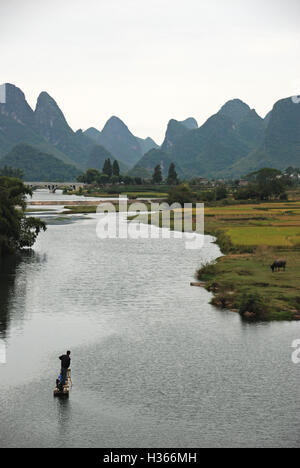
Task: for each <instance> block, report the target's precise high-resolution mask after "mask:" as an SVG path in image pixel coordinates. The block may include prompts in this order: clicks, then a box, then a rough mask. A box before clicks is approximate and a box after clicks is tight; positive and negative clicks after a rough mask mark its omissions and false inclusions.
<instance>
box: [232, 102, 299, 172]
mask: <svg viewBox="0 0 300 468" xmlns="http://www.w3.org/2000/svg"><path fill="white" fill-rule="evenodd" d="M267 121H268V124H267V128H266V130H265V135H264V138H263V141H262V143H261V145H259V147H258V148H257V149H255V150H253V151H252V152H251V153H250V154H249V155H247V156H246V157H245V158H243V159H241V160H240V161H238V162H237V163H236V164H234V165H233V166H232V167H230V168H229V169H228V171H227V172H228V174H233V175H240V174H245V173H249V172H252V171H254V170H257V169H260V168H262V167H274V168H276V169H285V168H287V167H289V166H293V167H299V164H300V106H299V104H295V103H294V102H293V101H292V99H291V98H287V99H282V100H280V101H278V102H277V103H276V104H275V105H274V108H273V110H272V112H271V113H270V114H269V115H268V116H267Z"/></svg>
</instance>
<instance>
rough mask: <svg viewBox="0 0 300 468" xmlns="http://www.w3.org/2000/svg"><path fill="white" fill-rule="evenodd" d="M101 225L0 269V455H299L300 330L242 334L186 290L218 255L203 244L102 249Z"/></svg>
mask: <svg viewBox="0 0 300 468" xmlns="http://www.w3.org/2000/svg"><path fill="white" fill-rule="evenodd" d="M57 196H59V195H57ZM57 196H56V195H49V194H48V196H47V197H46V196H45V197H46V198H47V199H48V200H49V199H50V200H52V199H53V200H57ZM37 197H38V195H35V199H37ZM45 197H44V198H45ZM121 216H122V215H121ZM124 222H125V221H124ZM96 223H97V219H96V215H88V216H85V217H79V218H78V219H77V220H73V222H71V223H65V222H64V221H62V222H53V223H51V224H50V225H49V226H48V230H47V231H46V232H45V233H42V234H41V235H40V236H39V238H38V241H37V243H36V245H35V247H34V252H33V253H32V254H27V255H22V256H21V257H20V258H17V259H15V258H14V259H11V258H9V259H7V260H5V261H3V262H2V263H1V264H0V265H1V266H0V277H1V279H0V298H1V305H0V342H1V346H2V350H3V348H4V345H5V347H6V363H5V364H4V363H3V364H0V447H122V448H124V447H178V448H180V447H215V446H217V447H229V446H230V447H231V446H233V447H247V446H252V447H253V446H263V447H271V446H275V447H297V446H299V439H300V416H299V407H300V396H299V391H298V388H299V374H300V365H295V364H293V363H292V361H291V353H292V348H291V344H292V342H293V340H295V339H297V338H300V324H299V323H295V322H293V323H287V322H281V323H267V324H247V323H244V322H243V321H241V319H240V317H239V315H238V314H236V313H233V312H229V311H220V310H217V309H216V308H214V307H213V306H211V305H209V301H210V298H211V295H210V293H208V292H207V291H205V290H204V289H201V288H192V287H190V282H191V281H193V274H194V271H195V269H196V267H197V266H199V265H200V264H201V262H203V261H206V260H211V259H213V258H216V257H217V256H219V254H220V252H219V249H218V247H217V246H216V245H215V244H213V243H212V239H211V238H209V237H206V240H205V246H204V248H203V249H202V250H199V251H195V250H186V249H185V244H184V240H182V239H175V238H170V239H138V240H133V239H127V240H126V239H105V240H101V239H98V238H97V236H96ZM142 229H147V226H144V227H143V228H142ZM67 349H71V351H72V356H71V357H72V366H71V367H72V381H73V388H72V390H71V393H70V398H69V400H65V401H63V400H60V399H54V398H53V388H54V386H55V385H54V384H55V379H56V377H57V373H58V370H59V360H58V356H59V355H60V354H62V353H64V352H65V351H66V350H67ZM2 358H3V353H2Z"/></svg>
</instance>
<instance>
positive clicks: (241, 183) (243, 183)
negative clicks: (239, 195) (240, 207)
mask: <svg viewBox="0 0 300 468" xmlns="http://www.w3.org/2000/svg"><path fill="white" fill-rule="evenodd" d="M247 185H249V182H248V180H240V181H239V186H240V187H247Z"/></svg>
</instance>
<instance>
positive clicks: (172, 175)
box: [167, 163, 178, 185]
mask: <svg viewBox="0 0 300 468" xmlns="http://www.w3.org/2000/svg"><path fill="white" fill-rule="evenodd" d="M167 183H168V184H169V185H177V184H178V176H177V172H176V170H175V164H174V163H171V164H170V167H169V174H168V179H167Z"/></svg>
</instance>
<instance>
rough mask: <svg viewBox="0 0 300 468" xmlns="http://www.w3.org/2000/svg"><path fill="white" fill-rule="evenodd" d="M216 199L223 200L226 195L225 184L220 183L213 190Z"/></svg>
mask: <svg viewBox="0 0 300 468" xmlns="http://www.w3.org/2000/svg"><path fill="white" fill-rule="evenodd" d="M215 196H216V200H224V199H225V198H227V196H228V192H227V188H226V187H225V185H220V186H219V187H217V188H216V192H215Z"/></svg>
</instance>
